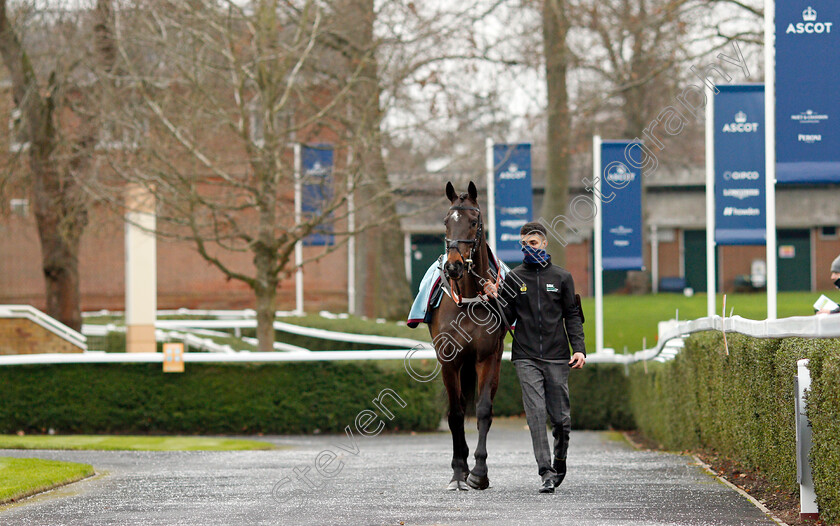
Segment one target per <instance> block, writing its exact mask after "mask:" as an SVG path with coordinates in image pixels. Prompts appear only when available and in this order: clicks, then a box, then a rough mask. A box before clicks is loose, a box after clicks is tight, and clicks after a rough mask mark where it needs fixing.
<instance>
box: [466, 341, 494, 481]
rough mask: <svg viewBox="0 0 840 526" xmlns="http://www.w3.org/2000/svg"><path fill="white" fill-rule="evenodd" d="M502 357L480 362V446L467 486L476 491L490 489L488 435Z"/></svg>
mask: <svg viewBox="0 0 840 526" xmlns="http://www.w3.org/2000/svg"><path fill="white" fill-rule="evenodd" d="M501 365H502V361H501V357H500V356H498V355H497V354H496V353H494V354H493V355H492V356H490V357H488V358H487V359H486V360H484V361H483V362H478V363H477V364H476V368H477V369H478V371H477V373H478V400H477V401H476V411H475V416H476V420H477V425H478V445H477V446H476V448H475V466H473V469H472V472H471V473H470V476H469V477H468V478H467V484H469V485H470V486H471V487H473V488H475V489H487V488H488V487H490V479H489V478H488V477H487V433H488V432H489V431H490V425H491V424H492V423H493V398H494V397H495V395H496V389H497V388H498V386H499V371H500V369H501Z"/></svg>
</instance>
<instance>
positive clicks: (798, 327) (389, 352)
mask: <svg viewBox="0 0 840 526" xmlns="http://www.w3.org/2000/svg"><path fill="white" fill-rule="evenodd" d="M33 310H34V309H33ZM36 312H37V311H36ZM252 312H253V311H244V312H243V311H188V310H179V311H171V312H167V314H180V315H207V316H218V317H220V318H226V319H215V320H158V321H157V322H156V327H157V331H158V332H157V335H158V339H159V340H161V341H164V340H172V339H177V340H181V341H184V342H185V343H187V345H188V346H190V347H191V348H200V349H204V350H205V351H208V352H186V353H184V361H185V362H189V363H201V362H203V363H208V362H214V363H222V362H301V361H333V360H405V359H407V358H411V359H435V351H434V348H433V347H432V346H431V344H430V343H428V342H424V341H421V340H414V339H411V338H398V337H390V336H375V335H364V334H354V333H347V332H338V331H329V330H326V329H316V328H311V327H303V326H300V325H295V324H292V323H287V322H282V321H275V322H274V328H275V329H276V330H278V331H281V332H288V333H291V334H297V335H300V336H307V337H312V338H319V339H326V340H331V341H341V342H351V343H362V344H370V345H382V346H393V347H394V348H393V349H384V350H362V351H310V350H309V349H305V348H303V347H298V346H294V345H289V344H285V343H282V342H277V343H275V349H277V351H278V352H252V351H243V350H239V351H237V350H235V349H233V348H232V347H231V346H230V345H222V344H218V343H216V342H214V341H213V340H212V339H210V338H203V337H202V336H222V335H223V336H230V334H229V333H225V332H220V329H233V330H239V329H243V328H248V329H252V328H255V327H256V320H254V319H253V318H251V319H248V316H249V315H251V314H252ZM96 314H98V315H101V314H103V313H96ZM159 314H161V315H162V314H163V313H159ZM284 314H286V313H284ZM326 317H340V315H339V316H336V315H330V316H326ZM115 330H121V329H120V327H117V326H114V325H107V326H106V325H85V326H84V329H83V332H84V333H86V334H88V335H104V334H106V333H107V332H108V331H115ZM122 330H124V329H122ZM418 330H423V329H418ZM709 330H714V331H721V330H722V331H724V332H727V333H740V334H745V335H748V336H753V337H757V338H783V337H790V336H801V337H808V338H840V316H835V315H830V314H829V315H817V316H799V317H792V318H783V319H778V320H764V321H756V320H749V319H745V318H742V317H740V316H732V317H728V318H725V319H724V318H723V317H721V316H711V317H706V318H699V319H696V320H691V321H681V322H678V321H676V320H671V321H667V322H660V324H659V338H658V341H657V344H656V345H655V346H654V347H652V348H649V349H642V350H640V351H637V352H634V353H632V354H616V353H614V352H613V351H611V350H609V349H605V350H604V351H602V352H600V353H593V354H590V355H588V356H587V360H586V361H587V363H619V364H631V363H635V362H640V361H646V360H656V361H666V360H669V359H672V358H673V357H674V356H676V355H677V354H678V353H679V351H680V349H682V347H683V339H684V338H685V337H686V336H688V335H689V334H691V333H694V332H702V331H709ZM76 334H78V333H76ZM79 336H81V335H79ZM82 338H84V337H82ZM243 341H245V342H246V343H249V344H250V343H252V342H253V341H254V340H253V339H246V338H243ZM502 357H503V359H505V360H510V352H505V353H504V354H503V355H502ZM162 361H163V354H162V353H130V354H129V353H105V352H101V351H87V352H84V353H75V354H30V355H11V356H0V365H22V364H49V363H56V364H58V363H138V362H146V363H161V362H162Z"/></svg>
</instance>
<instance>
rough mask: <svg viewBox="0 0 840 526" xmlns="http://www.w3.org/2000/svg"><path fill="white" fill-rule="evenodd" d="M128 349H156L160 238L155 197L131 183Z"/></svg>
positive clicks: (127, 235) (127, 252)
mask: <svg viewBox="0 0 840 526" xmlns="http://www.w3.org/2000/svg"><path fill="white" fill-rule="evenodd" d="M126 208H127V209H128V212H127V213H126V223H125V325H126V349H125V350H126V352H156V351H157V341H156V338H155V320H156V317H157V239H156V238H155V228H156V224H157V220H156V218H155V196H154V194H152V193H151V192H150V191H148V189H146V188H143V187H141V186H138V185H131V186H129V187H128V188H127V190H126Z"/></svg>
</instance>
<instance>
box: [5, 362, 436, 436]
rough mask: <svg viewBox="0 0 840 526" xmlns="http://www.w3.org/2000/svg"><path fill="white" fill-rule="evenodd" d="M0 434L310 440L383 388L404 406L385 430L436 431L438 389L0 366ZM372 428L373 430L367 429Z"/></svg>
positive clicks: (365, 377)
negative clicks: (293, 436) (290, 436)
mask: <svg viewBox="0 0 840 526" xmlns="http://www.w3.org/2000/svg"><path fill="white" fill-rule="evenodd" d="M0 386H2V394H3V404H0V432H2V433H14V432H16V431H18V430H23V431H25V432H44V431H45V430H48V429H50V428H52V429H54V430H55V431H56V432H57V433H248V434H250V433H281V434H283V433H313V432H325V433H326V432H342V431H343V430H344V427H345V426H347V425H350V426H351V427H352V426H353V425H354V422H355V418H356V415H357V414H358V413H359V412H360V411H362V410H364V409H370V410H374V411H376V412H377V413H378V414H382V413H381V411H377V409H376V407H375V406H374V405H373V403H372V400H373V399H374V398H376V397H377V396H378V394H379V393H380V392H381V391H382V390H383V389H386V388H390V389H392V390H393V391H394V392H395V393H397V395H398V396H399V397H401V398H402V399H403V400H404V401H405V402H406V407H399V406H398V405H397V403H396V402H394V401H393V400H392V399H391V398H389V397H386V398H384V400H385V405H386V406H387V407H388V408H389V409H390V410H391V411H392V412H393V414H394V415H395V418H394V420H393V421H390V420H385V422H386V426H387V428H388V429H415V430H431V429H436V428H437V427H438V424H439V422H440V418H441V411H440V407H441V399H440V396H439V389H438V386H437V385H435V383H434V382H430V383H428V384H424V383H420V382H417V381H414V380H412V379H411V378H410V377H409V376H408V375H407V374H406V373H405V372H393V371H392V372H389V371H383V370H381V369H380V368H378V367H376V366H375V365H373V364H357V363H329V362H308V363H283V364H260V365H251V364H247V365H241V364H235V365H234V364H230V365H227V364H226V365H212V364H194V363H190V364H187V367H186V372H184V373H182V374H171V373H170V374H163V373H162V372H161V368H160V364H79V365H76V364H73V365H70V364H63V365H20V366H9V367H2V368H0ZM374 425H375V424H374Z"/></svg>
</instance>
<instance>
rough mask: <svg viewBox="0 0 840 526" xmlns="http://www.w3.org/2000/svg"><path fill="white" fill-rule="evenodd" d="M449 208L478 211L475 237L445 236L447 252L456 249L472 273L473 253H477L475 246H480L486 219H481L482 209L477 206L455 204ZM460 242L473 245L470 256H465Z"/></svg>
mask: <svg viewBox="0 0 840 526" xmlns="http://www.w3.org/2000/svg"><path fill="white" fill-rule="evenodd" d="M449 210H475V211H476V212H478V228H477V229H476V231H475V238H474V239H449V238H448V237H444V245H445V246H446V253H447V254H449V251H450V250H454V251H456V252H458V255H459V256H461V260H463V262H464V264H465V266H466V270H467V272H470V273H472V266H473V254H474V253H475V247H476V246H478V242H479V241H480V240H481V234H482V233H483V232H484V221H482V219H481V210H480V209H479V208H478V207H475V206H461V205H455V206H452V207H450V208H449ZM458 243H466V244H469V245H471V247H470V257H468V258H465V257H464V254H462V253H461V249H460V248H459V247H458Z"/></svg>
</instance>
